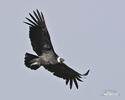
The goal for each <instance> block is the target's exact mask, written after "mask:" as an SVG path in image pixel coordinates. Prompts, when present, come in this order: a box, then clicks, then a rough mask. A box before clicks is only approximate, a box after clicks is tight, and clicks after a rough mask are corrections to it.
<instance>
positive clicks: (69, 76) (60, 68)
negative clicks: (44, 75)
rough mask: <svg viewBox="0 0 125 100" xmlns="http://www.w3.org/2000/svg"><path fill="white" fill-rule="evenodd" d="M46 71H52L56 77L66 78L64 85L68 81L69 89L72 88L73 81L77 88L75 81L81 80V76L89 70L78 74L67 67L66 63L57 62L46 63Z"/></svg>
mask: <svg viewBox="0 0 125 100" xmlns="http://www.w3.org/2000/svg"><path fill="white" fill-rule="evenodd" d="M44 67H45V68H46V69H47V70H48V71H50V72H53V74H54V75H55V76H57V77H60V78H63V79H65V80H66V85H67V84H68V83H69V82H70V89H71V88H72V84H73V82H74V83H75V86H76V88H77V89H78V83H77V81H81V82H82V80H81V78H82V76H86V75H88V73H89V70H88V71H87V72H86V73H85V74H83V75H82V74H80V73H78V72H76V71H75V70H73V69H71V68H70V67H68V66H67V65H66V64H64V63H62V64H60V63H58V64H55V65H47V66H44Z"/></svg>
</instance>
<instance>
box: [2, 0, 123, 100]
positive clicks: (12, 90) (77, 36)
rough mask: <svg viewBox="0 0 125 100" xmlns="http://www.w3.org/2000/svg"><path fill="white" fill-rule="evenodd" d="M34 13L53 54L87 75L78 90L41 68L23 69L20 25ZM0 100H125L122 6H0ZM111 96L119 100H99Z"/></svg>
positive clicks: (25, 47)
mask: <svg viewBox="0 0 125 100" xmlns="http://www.w3.org/2000/svg"><path fill="white" fill-rule="evenodd" d="M34 9H39V10H40V11H43V13H44V17H45V20H46V24H47V27H48V31H49V33H50V35H51V40H52V43H53V46H54V48H55V51H56V52H57V53H58V54H59V55H60V56H61V57H63V58H65V60H66V61H65V63H66V64H67V65H69V66H70V67H71V68H73V69H75V70H77V71H79V72H80V73H85V72H86V71H87V69H88V68H90V69H91V72H90V74H89V75H88V77H87V79H86V80H84V83H79V89H78V90H77V89H76V88H75V87H73V89H72V90H70V89H69V86H66V85H65V81H64V80H62V79H60V78H57V77H55V76H53V75H52V74H51V73H50V72H48V71H47V70H45V69H44V68H43V67H41V68H40V69H38V70H37V71H32V70H30V69H28V68H26V67H25V66H24V54H25V52H29V53H33V54H35V53H34V52H33V50H32V48H31V45H30V40H29V38H28V31H29V28H28V26H27V25H25V24H24V23H23V21H25V17H29V15H28V13H29V12H32V10H34ZM0 27H1V28H0V34H1V36H0V46H1V52H0V56H1V57H0V60H1V69H0V100H50V99H51V100H64V99H65V100H92V99H94V100H105V99H106V100H107V99H108V100H124V99H125V96H124V93H125V90H124V85H123V84H125V80H124V76H125V67H124V66H125V61H124V59H125V1H124V0H1V1H0ZM105 90H115V91H117V93H119V94H120V96H102V94H103V93H104V92H105Z"/></svg>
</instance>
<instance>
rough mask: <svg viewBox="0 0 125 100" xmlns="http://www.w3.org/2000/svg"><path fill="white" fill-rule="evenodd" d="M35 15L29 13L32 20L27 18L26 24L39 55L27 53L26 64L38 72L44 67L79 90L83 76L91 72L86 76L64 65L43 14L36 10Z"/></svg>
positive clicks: (33, 45)
mask: <svg viewBox="0 0 125 100" xmlns="http://www.w3.org/2000/svg"><path fill="white" fill-rule="evenodd" d="M33 14H34V15H33ZM33 14H31V13H29V15H30V17H31V19H29V18H27V17H26V19H27V21H28V22H24V23H26V24H28V25H29V38H30V40H31V45H32V48H33V50H34V51H35V52H36V54H37V55H33V54H30V53H26V54H25V58H24V64H25V65H26V67H28V68H30V69H32V70H37V69H38V68H40V66H43V67H44V68H45V69H47V70H48V71H50V72H52V73H53V75H55V76H57V77H60V78H63V79H64V80H65V81H66V85H67V84H68V83H69V85H70V89H71V88H72V85H73V83H74V84H75V86H76V88H77V89H78V83H77V81H81V82H82V80H81V78H82V76H86V75H88V73H89V70H88V71H87V72H86V73H85V74H80V73H78V72H76V71H75V70H73V69H72V68H70V67H68V66H67V65H66V64H65V63H64V59H63V58H61V57H60V56H58V55H57V54H56V52H55V50H54V48H53V46H52V43H51V39H50V35H49V32H48V30H47V27H46V23H45V19H44V17H43V13H42V12H39V11H38V10H36V11H33Z"/></svg>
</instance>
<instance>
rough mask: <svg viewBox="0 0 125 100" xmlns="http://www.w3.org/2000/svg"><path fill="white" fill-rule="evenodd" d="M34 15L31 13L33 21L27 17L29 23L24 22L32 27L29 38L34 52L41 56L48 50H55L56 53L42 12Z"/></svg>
mask: <svg viewBox="0 0 125 100" xmlns="http://www.w3.org/2000/svg"><path fill="white" fill-rule="evenodd" d="M33 13H34V16H33V15H32V14H31V13H29V15H30V17H31V18H32V20H31V19H29V18H27V17H26V19H27V20H28V21H29V22H24V23H26V24H28V25H29V26H30V32H29V33H30V34H29V37H30V40H31V45H32V47H33V50H34V51H35V52H36V53H37V55H39V56H40V55H42V53H43V52H45V51H47V50H53V52H54V49H53V46H52V43H51V40H50V36H49V33H48V30H47V27H46V24H45V20H44V17H43V14H42V12H41V13H40V12H39V11H38V10H36V12H35V11H33Z"/></svg>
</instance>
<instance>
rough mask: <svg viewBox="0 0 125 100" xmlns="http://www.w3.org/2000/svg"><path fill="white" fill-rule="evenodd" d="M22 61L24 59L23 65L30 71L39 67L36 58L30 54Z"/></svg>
mask: <svg viewBox="0 0 125 100" xmlns="http://www.w3.org/2000/svg"><path fill="white" fill-rule="evenodd" d="M24 59H25V61H24V63H25V65H26V66H27V67H28V68H30V69H32V70H36V69H38V68H39V67H40V64H39V61H38V59H39V57H38V56H35V55H32V54H30V53H26V54H25V58H24Z"/></svg>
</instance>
